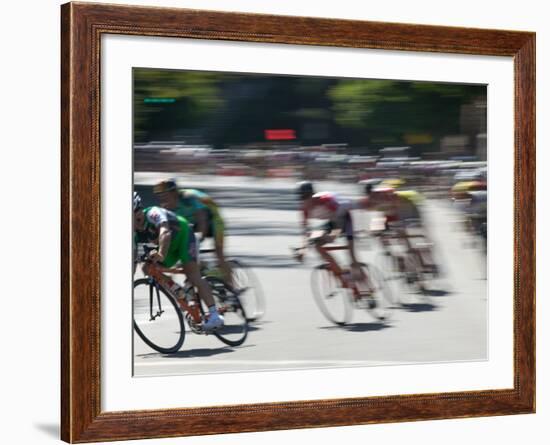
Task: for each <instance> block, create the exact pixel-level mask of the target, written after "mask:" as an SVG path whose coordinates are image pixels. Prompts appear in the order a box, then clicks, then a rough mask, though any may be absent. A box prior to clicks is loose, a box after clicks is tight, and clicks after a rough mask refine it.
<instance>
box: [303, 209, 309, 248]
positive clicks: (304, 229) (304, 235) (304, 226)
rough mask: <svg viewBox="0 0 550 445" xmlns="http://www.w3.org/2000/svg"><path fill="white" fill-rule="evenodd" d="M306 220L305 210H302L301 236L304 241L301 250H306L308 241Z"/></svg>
mask: <svg viewBox="0 0 550 445" xmlns="http://www.w3.org/2000/svg"><path fill="white" fill-rule="evenodd" d="M307 220H308V214H307V210H306V209H303V210H302V236H303V240H304V241H303V244H302V249H304V250H305V249H307V246H308V239H309V228H308V225H307Z"/></svg>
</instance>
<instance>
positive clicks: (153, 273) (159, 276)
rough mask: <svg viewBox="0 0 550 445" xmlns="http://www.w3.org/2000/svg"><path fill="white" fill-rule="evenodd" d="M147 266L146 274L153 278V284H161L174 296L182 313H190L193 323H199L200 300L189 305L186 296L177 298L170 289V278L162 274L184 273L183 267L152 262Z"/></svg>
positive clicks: (200, 320)
mask: <svg viewBox="0 0 550 445" xmlns="http://www.w3.org/2000/svg"><path fill="white" fill-rule="evenodd" d="M148 266H149V267H148V270H147V272H148V275H149V277H150V278H152V279H153V281H154V283H155V285H158V286H161V287H162V288H163V289H164V290H165V291H166V292H168V293H169V294H170V295H171V296H172V298H174V299H175V300H176V301H177V302H178V304H179V306H180V308H181V310H182V311H183V312H184V313H188V314H189V315H191V317H192V319H193V321H194V322H195V323H201V322H202V317H201V313H200V309H199V306H200V301H196V303H197V304H194V305H192V306H191V305H189V303H188V302H187V298H184V299H182V298H178V296H177V295H174V294H173V292H172V290H171V284H173V283H170V282H171V281H172V279H171V278H170V277H167V276H166V275H164V273H172V274H182V273H184V272H183V269H182V268H167V267H162V266H158V265H156V264H152V263H149V264H148ZM194 298H195V299H196V300H198V298H197V296H195V297H194ZM159 307H160V303H159ZM151 311H152V309H151Z"/></svg>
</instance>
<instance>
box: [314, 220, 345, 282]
mask: <svg viewBox="0 0 550 445" xmlns="http://www.w3.org/2000/svg"><path fill="white" fill-rule="evenodd" d="M338 231H339V229H338V228H337V227H336V225H335V223H334V222H333V221H329V222H328V223H327V224H326V225H325V227H324V232H325V233H324V234H323V236H321V237H319V238H316V239H315V243H314V246H315V250H316V251H317V253H318V254H319V255H320V256H321V258H322V259H323V260H324V261H326V262H327V263H328V264H329V265H330V268H331V270H332V271H334V273H335V274H336V275H337V276H342V274H343V273H344V271H343V270H342V268H341V267H340V265H339V264H338V262H337V261H336V260H335V259H334V257H333V256H332V255H331V254H330V253H328V251H327V250H326V249H325V248H324V247H323V246H324V245H325V244H327V243H329V242H331V241H332V240H333V239H334V236H333V235H334V232H338Z"/></svg>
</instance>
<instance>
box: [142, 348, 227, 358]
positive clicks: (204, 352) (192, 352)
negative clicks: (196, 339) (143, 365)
mask: <svg viewBox="0 0 550 445" xmlns="http://www.w3.org/2000/svg"><path fill="white" fill-rule="evenodd" d="M230 352H234V349H233V348H230V347H229V346H224V347H223V348H218V349H210V348H208V349H207V348H199V349H188V350H185V351H178V352H175V353H173V354H160V353H151V354H137V355H136V357H140V358H143V359H154V358H159V357H167V358H188V357H211V356H214V355H220V354H227V353H230Z"/></svg>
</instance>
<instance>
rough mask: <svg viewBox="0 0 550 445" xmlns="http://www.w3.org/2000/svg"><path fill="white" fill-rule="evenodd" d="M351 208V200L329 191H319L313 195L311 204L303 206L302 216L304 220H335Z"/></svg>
mask: <svg viewBox="0 0 550 445" xmlns="http://www.w3.org/2000/svg"><path fill="white" fill-rule="evenodd" d="M351 208H352V202H351V201H350V200H349V199H345V198H342V197H340V196H338V195H336V194H334V193H330V192H319V193H316V194H315V195H313V205H312V206H310V207H309V208H304V217H305V219H306V220H307V219H309V218H315V219H324V220H335V219H338V218H339V217H341V216H342V215H344V214H345V213H346V212H348V211H349V210H350V209H351Z"/></svg>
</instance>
